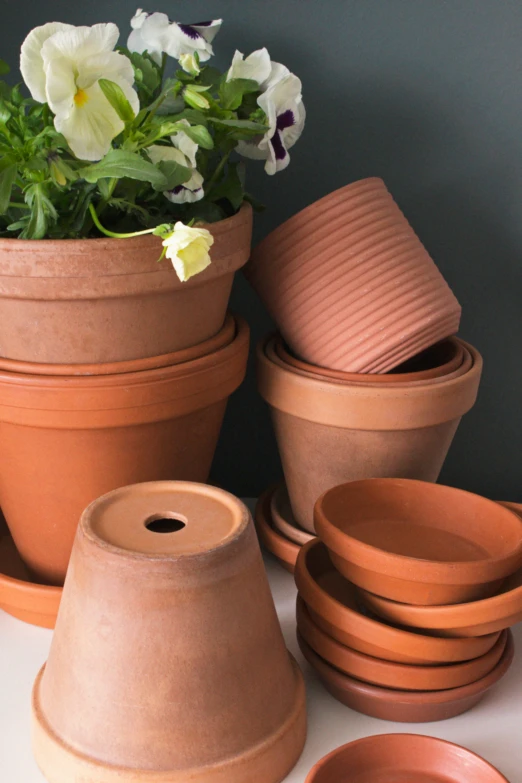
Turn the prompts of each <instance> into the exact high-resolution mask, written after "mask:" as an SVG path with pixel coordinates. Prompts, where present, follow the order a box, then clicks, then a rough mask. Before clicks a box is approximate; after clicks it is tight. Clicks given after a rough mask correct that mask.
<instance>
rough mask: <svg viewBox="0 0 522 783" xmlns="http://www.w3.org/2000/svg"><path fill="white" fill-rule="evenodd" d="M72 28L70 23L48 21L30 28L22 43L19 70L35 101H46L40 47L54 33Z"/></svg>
mask: <svg viewBox="0 0 522 783" xmlns="http://www.w3.org/2000/svg"><path fill="white" fill-rule="evenodd" d="M67 30H74V25H72V24H62V23H61V22H49V24H44V25H42V26H41V27H35V28H34V30H31V32H30V33H29V35H28V36H27V38H26V39H25V41H24V42H23V44H22V49H21V52H20V70H21V72H22V77H23V80H24V82H25V83H26V85H27V86H28V88H29V92H30V93H31V95H32V97H33V98H34V100H35V101H38V102H39V103H47V93H46V91H45V82H46V78H45V70H44V62H43V57H42V47H43V45H44V43H45V42H46V41H47V39H48V38H50V37H51V36H52V35H54V34H55V33H59V32H66V31H67Z"/></svg>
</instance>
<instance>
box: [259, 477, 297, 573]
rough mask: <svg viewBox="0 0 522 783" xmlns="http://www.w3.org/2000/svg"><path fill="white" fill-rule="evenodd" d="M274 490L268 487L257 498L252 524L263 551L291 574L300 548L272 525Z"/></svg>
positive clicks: (275, 488)
mask: <svg viewBox="0 0 522 783" xmlns="http://www.w3.org/2000/svg"><path fill="white" fill-rule="evenodd" d="M276 490H277V486H275V487H270V488H269V489H267V490H265V492H263V494H262V495H261V496H260V497H259V500H258V501H257V503H256V510H255V512H254V523H255V526H256V532H257V536H258V538H259V540H260V541H261V543H262V544H263V546H264V547H265V549H267V550H268V551H269V552H270V554H271V555H273V556H274V557H275V558H276V560H278V561H279V563H280V564H281V565H282V566H283V568H284V569H285V570H286V571H289V572H290V573H291V574H293V573H294V568H295V563H296V560H297V555H298V554H299V550H300V549H301V546H300V545H299V544H296V543H295V542H294V541H290V539H289V538H286V536H284V535H283V534H282V533H280V532H279V530H277V528H276V527H275V525H274V523H273V520H272V514H271V511H270V507H271V503H272V497H273V495H274V492H276Z"/></svg>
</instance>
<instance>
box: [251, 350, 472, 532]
mask: <svg viewBox="0 0 522 783" xmlns="http://www.w3.org/2000/svg"><path fill="white" fill-rule="evenodd" d="M275 339H276V338H274V337H273V336H272V337H269V338H268V339H266V340H264V341H261V343H260V344H259V346H258V350H257V372H258V388H259V391H260V393H261V396H262V397H263V398H264V399H265V400H266V402H268V404H269V405H270V408H271V414H272V422H273V425H274V429H275V434H276V438H277V443H278V447H279V453H280V455H281V461H282V463H283V470H284V474H285V481H286V486H287V489H288V494H289V497H290V503H291V505H292V510H293V512H294V516H295V518H296V521H297V522H298V524H299V525H301V527H304V528H305V529H306V530H308V531H309V532H311V533H313V532H314V521H313V508H314V503H315V502H316V500H317V499H318V498H319V497H320V495H322V494H323V492H325V491H326V490H328V489H331V488H332V487H335V486H337V485H339V484H344V483H346V482H348V481H355V480H358V479H363V478H380V477H383V478H384V477H397V478H414V479H420V480H423V481H436V480H437V478H438V476H439V473H440V470H441V468H442V465H443V463H444V460H445V458H446V454H447V452H448V450H449V447H450V445H451V442H452V440H453V437H454V435H455V432H456V430H457V427H458V425H459V422H460V419H461V417H462V416H463V415H464V414H465V413H467V412H468V411H469V410H470V409H471V408H472V407H473V405H474V403H475V400H476V397H477V392H478V387H479V383H480V376H481V373H482V358H481V356H480V354H479V353H478V351H476V349H475V348H473V347H472V346H470V345H468V344H466V343H463V345H464V347H465V349H466V351H467V352H468V353H469V354H470V355H471V359H472V361H471V362H470V366H469V369H468V371H466V372H463V373H462V374H460V375H459V374H458V373H457V375H453V376H450V377H449V379H447V380H440V379H433V382H430V381H429V380H428V381H426V382H425V383H416V384H402V383H400V382H398V383H397V384H393V383H385V384H362V383H342V382H340V381H338V380H334V379H328V378H315V377H311V376H310V374H308V373H305V372H304V371H301V370H298V369H297V368H295V367H292V366H291V365H288V364H285V363H283V362H282V361H281V360H280V359H279V357H277V355H276V352H275V348H274V345H275Z"/></svg>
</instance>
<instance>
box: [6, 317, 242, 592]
mask: <svg viewBox="0 0 522 783" xmlns="http://www.w3.org/2000/svg"><path fill="white" fill-rule="evenodd" d="M237 327H238V328H237V334H236V336H235V338H234V339H233V340H232V342H230V344H229V345H227V346H225V347H223V348H221V349H219V350H217V351H215V352H214V353H211V354H209V355H208V356H204V357H201V358H199V359H196V360H194V361H191V362H185V363H184V364H180V365H173V366H170V367H161V368H157V369H155V370H144V371H143V372H134V373H125V374H122V375H103V376H84V377H83V376H82V377H67V376H66V377H47V376H43V375H42V376H38V375H24V374H21V373H12V372H11V373H8V372H1V371H0V460H1V462H2V464H3V470H2V471H0V474H1V475H0V497H1V502H2V509H3V512H4V514H5V518H6V520H7V524H8V525H9V528H10V530H11V533H12V536H13V539H14V541H15V544H16V547H17V549H18V551H19V552H20V555H21V556H22V559H23V560H24V562H25V563H26V565H27V566H28V567H29V568H30V569H31V571H32V572H33V573H34V574H35V576H36V577H37V581H40V582H48V583H51V584H63V579H64V577H65V573H66V570H67V564H68V561H69V556H70V553H71V547H72V544H73V540H74V534H75V531H76V526H77V524H78V520H79V518H80V514H81V512H82V510H83V509H84V508H85V506H87V505H88V504H89V503H90V502H91V501H93V500H94V499H95V498H97V497H99V496H100V495H103V494H104V493H105V492H108V491H110V490H112V489H116V488H117V487H121V486H125V485H126V484H129V483H136V482H139V481H150V480H160V479H172V478H174V479H183V480H188V481H206V480H207V478H208V473H209V470H210V465H211V462H212V458H213V456H214V451H215V448H216V444H217V439H218V436H219V431H220V429H221V424H222V421H223V415H224V412H225V408H226V404H227V400H228V397H229V396H230V394H231V393H232V392H233V391H234V390H235V389H237V387H238V386H239V385H240V384H241V382H242V380H243V378H244V375H245V370H246V362H247V354H248V342H249V329H248V326H247V324H246V323H245V321H243V320H242V319H240V318H238V319H237Z"/></svg>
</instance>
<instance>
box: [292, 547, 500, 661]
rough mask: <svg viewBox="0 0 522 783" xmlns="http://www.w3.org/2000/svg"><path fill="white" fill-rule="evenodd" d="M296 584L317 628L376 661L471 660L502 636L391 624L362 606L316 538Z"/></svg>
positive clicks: (300, 560)
mask: <svg viewBox="0 0 522 783" xmlns="http://www.w3.org/2000/svg"><path fill="white" fill-rule="evenodd" d="M295 582H296V585H297V589H298V590H299V594H300V595H301V597H302V598H303V600H304V601H305V602H306V604H307V606H308V609H309V611H310V614H311V616H312V619H313V621H314V622H315V623H316V625H318V626H319V627H320V628H321V629H322V630H323V631H325V633H327V634H328V635H329V636H332V637H333V638H334V639H336V640H337V641H338V642H341V644H344V645H346V646H347V647H351V648H352V649H354V650H357V651H358V652H362V653H365V654H366V655H371V656H373V657H374V658H382V659H383V660H387V661H396V662H397V663H410V664H436V663H453V662H458V661H470V660H472V659H473V658H478V657H479V656H481V655H484V654H485V653H487V652H488V651H489V650H491V648H492V647H493V645H494V644H495V643H496V642H497V641H498V638H499V635H500V634H499V632H497V633H491V634H488V635H487V636H479V637H476V638H465V639H464V638H462V639H461V638H458V639H441V638H437V637H432V636H425V635H423V634H421V633H417V632H412V631H408V630H405V629H402V628H395V627H394V626H392V625H388V624H387V623H385V622H383V621H382V620H380V619H379V618H378V617H374V616H372V615H371V614H369V613H368V612H367V611H365V610H364V608H363V607H362V606H361V605H360V604H359V602H358V598H357V590H356V588H355V586H354V585H352V584H350V582H348V581H346V579H344V577H342V576H341V574H339V572H338V571H336V570H335V568H334V567H333V565H332V562H331V560H330V557H329V555H328V550H327V549H326V547H325V546H324V544H322V543H321V542H320V541H318V540H317V539H316V540H315V541H311V542H310V543H309V544H306V545H305V546H304V547H303V548H302V550H301V551H300V553H299V556H298V558H297V563H296V568H295Z"/></svg>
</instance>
